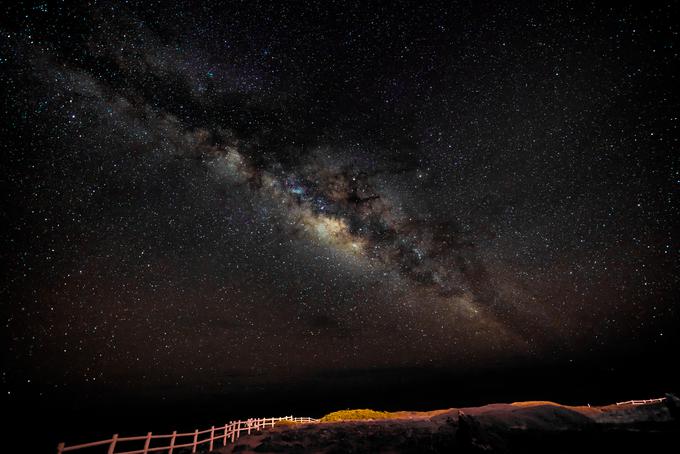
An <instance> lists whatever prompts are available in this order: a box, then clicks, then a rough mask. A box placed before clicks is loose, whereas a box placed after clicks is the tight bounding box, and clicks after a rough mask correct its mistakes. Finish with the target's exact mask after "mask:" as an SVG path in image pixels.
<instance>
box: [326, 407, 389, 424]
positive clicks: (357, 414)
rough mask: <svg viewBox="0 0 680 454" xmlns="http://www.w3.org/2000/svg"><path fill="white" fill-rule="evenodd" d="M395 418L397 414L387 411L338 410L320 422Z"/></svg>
mask: <svg viewBox="0 0 680 454" xmlns="http://www.w3.org/2000/svg"><path fill="white" fill-rule="evenodd" d="M396 417H398V414H397V413H391V412H388V411H376V410H369V409H358V410H340V411H334V412H333V413H328V414H327V415H326V416H324V417H323V418H321V422H331V421H347V420H357V419H389V418H396Z"/></svg>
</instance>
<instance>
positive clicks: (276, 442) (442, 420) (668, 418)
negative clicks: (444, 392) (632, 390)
mask: <svg viewBox="0 0 680 454" xmlns="http://www.w3.org/2000/svg"><path fill="white" fill-rule="evenodd" d="M679 409H680V401H678V399H677V398H674V397H672V396H669V397H668V398H667V399H666V400H665V401H664V402H659V403H651V404H645V405H609V406H601V407H588V406H583V407H582V406H578V407H571V406H565V405H559V404H556V403H552V402H521V403H514V404H493V405H486V406H483V407H475V408H459V409H456V408H452V409H448V410H440V411H434V412H400V413H399V414H397V415H396V417H395V418H392V419H381V420H362V421H341V422H332V423H316V424H299V425H295V426H290V427H275V428H272V429H267V430H264V431H262V432H260V433H256V434H253V435H250V436H243V437H241V438H240V439H239V440H237V441H236V443H235V444H233V445H228V446H226V447H225V448H222V449H220V450H218V451H215V452H219V453H220V454H227V453H229V454H231V453H310V452H311V453H327V454H331V453H443V452H450V453H457V452H460V453H482V452H484V453H488V452H501V453H546V452H551V453H573V452H598V453H609V452H645V453H650V452H669V451H668V450H669V449H671V450H673V451H674V452H680V450H677V451H675V450H676V449H677V448H679V446H680V442H679V441H680V415H679V414H678V410H679Z"/></svg>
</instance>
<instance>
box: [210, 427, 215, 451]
mask: <svg viewBox="0 0 680 454" xmlns="http://www.w3.org/2000/svg"><path fill="white" fill-rule="evenodd" d="M213 440H215V426H212V427H211V428H210V450H211V451H212V450H213Z"/></svg>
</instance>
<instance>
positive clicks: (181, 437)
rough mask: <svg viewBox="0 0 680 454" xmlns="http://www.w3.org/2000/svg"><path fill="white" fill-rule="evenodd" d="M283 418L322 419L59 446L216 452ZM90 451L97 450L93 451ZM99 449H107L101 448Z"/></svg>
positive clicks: (139, 453)
mask: <svg viewBox="0 0 680 454" xmlns="http://www.w3.org/2000/svg"><path fill="white" fill-rule="evenodd" d="M279 421H291V422H296V423H315V422H319V420H318V419H313V418H294V417H293V416H284V417H282V418H258V419H253V418H251V419H247V420H245V421H231V422H229V423H228V424H225V425H224V426H220V427H215V426H212V427H211V428H210V429H206V430H201V431H199V430H198V429H196V430H195V431H193V432H187V433H177V431H175V432H173V433H172V434H170V435H153V434H152V433H151V432H149V433H148V434H146V435H141V436H137V437H119V436H118V434H115V435H114V436H113V437H111V438H109V439H107V440H101V441H95V442H92V443H84V444H80V445H73V446H66V445H65V444H64V443H59V446H57V454H62V453H65V452H70V451H75V450H78V449H86V448H94V447H98V446H108V451H107V454H148V453H150V452H167V453H168V454H173V450H175V449H178V448H191V452H196V450H197V449H198V447H199V446H201V445H204V444H206V443H208V448H209V450H210V451H212V450H213V449H215V447H217V446H219V445H220V443H221V445H222V446H226V444H227V441H230V442H231V443H233V442H234V441H235V440H236V439H237V438H239V437H240V436H241V434H242V433H243V432H246V433H248V434H250V433H251V432H252V431H254V430H261V429H263V428H266V427H274V426H275V425H276V423H277V422H279ZM208 434H209V436H208ZM167 440H170V441H169V443H170V444H168V445H165V444H163V445H162V446H158V444H159V441H160V443H165V442H166V441H167ZM189 440H190V441H189ZM142 441H143V442H144V447H143V448H142V449H133V450H130V448H129V445H130V442H138V444H139V443H141V442H142ZM121 445H128V447H126V448H125V449H122V446H121ZM154 445H156V446H154ZM88 452H93V451H92V450H89V451H88ZM99 452H103V451H102V450H100V451H99Z"/></svg>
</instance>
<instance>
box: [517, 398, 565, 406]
mask: <svg viewBox="0 0 680 454" xmlns="http://www.w3.org/2000/svg"><path fill="white" fill-rule="evenodd" d="M510 405H514V406H515V407H535V406H537V405H554V406H557V407H561V406H562V404H558V403H557V402H551V401H549V400H529V401H527V402H513V403H512V404H510Z"/></svg>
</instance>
